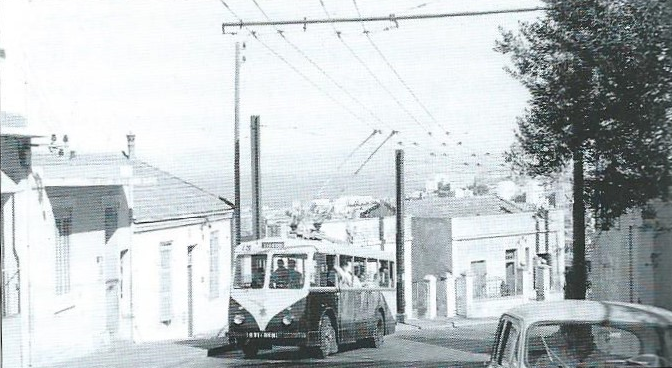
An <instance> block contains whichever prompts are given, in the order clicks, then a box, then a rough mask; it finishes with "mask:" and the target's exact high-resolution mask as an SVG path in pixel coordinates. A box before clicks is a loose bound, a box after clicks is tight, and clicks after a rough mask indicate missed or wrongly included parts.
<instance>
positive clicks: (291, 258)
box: [270, 254, 308, 289]
mask: <svg viewBox="0 0 672 368" xmlns="http://www.w3.org/2000/svg"><path fill="white" fill-rule="evenodd" d="M307 258H308V256H307V255H305V254H275V255H273V263H272V264H271V265H272V268H273V271H272V272H271V284H270V287H271V289H301V288H303V282H304V280H305V274H306V260H307Z"/></svg>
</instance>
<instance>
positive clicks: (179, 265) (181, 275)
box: [131, 219, 231, 341]
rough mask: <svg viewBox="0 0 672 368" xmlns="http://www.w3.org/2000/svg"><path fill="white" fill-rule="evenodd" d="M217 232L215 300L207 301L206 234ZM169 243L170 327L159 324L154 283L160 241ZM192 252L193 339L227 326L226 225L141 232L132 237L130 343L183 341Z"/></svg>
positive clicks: (228, 227)
mask: <svg viewBox="0 0 672 368" xmlns="http://www.w3.org/2000/svg"><path fill="white" fill-rule="evenodd" d="M212 231H219V247H220V250H219V260H220V266H219V272H220V280H219V297H217V298H211V296H210V234H211V233H212ZM165 241H172V251H171V255H172V265H171V267H172V311H173V313H172V314H173V318H172V320H171V323H170V324H169V325H166V324H163V323H161V322H160V321H159V319H160V315H159V313H160V311H159V308H160V304H159V300H160V299H159V286H160V284H159V279H160V269H159V267H160V259H159V256H160V254H159V246H160V244H161V242H165ZM192 245H195V248H194V250H193V252H192V262H193V263H192V272H193V311H194V317H193V318H194V319H193V320H194V331H193V332H194V335H195V336H197V335H204V334H205V335H214V334H217V333H218V332H219V330H221V329H222V328H224V327H225V326H226V323H227V321H228V301H229V284H230V280H231V267H230V256H231V254H230V249H231V248H230V247H231V220H230V219H219V220H217V221H211V222H209V225H208V224H204V223H203V222H202V223H197V224H191V225H181V226H178V227H174V228H166V229H159V230H152V231H146V232H141V229H140V228H136V232H135V234H134V236H133V248H132V255H131V257H132V258H131V260H132V264H133V266H132V269H133V281H132V282H133V310H134V321H133V326H134V329H133V339H134V341H150V340H167V339H180V338H186V337H187V336H188V333H187V332H188V295H187V290H188V287H187V280H188V278H187V249H188V247H189V246H192Z"/></svg>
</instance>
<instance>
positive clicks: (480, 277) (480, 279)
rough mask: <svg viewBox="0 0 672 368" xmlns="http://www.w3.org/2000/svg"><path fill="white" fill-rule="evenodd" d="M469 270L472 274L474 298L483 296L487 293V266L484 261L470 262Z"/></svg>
mask: <svg viewBox="0 0 672 368" xmlns="http://www.w3.org/2000/svg"><path fill="white" fill-rule="evenodd" d="M471 272H472V274H473V275H474V285H473V286H474V298H477V299H478V298H484V297H486V294H487V268H486V264H485V261H473V262H471Z"/></svg>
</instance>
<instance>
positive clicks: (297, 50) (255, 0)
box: [252, 0, 394, 130]
mask: <svg viewBox="0 0 672 368" xmlns="http://www.w3.org/2000/svg"><path fill="white" fill-rule="evenodd" d="M252 1H253V2H254V5H255V6H256V7H257V9H259V11H260V12H261V13H262V14H263V15H264V17H266V19H268V20H270V19H271V18H270V17H269V16H268V14H266V12H265V11H264V9H262V8H261V6H260V5H259V3H258V2H257V0H252ZM275 30H276V31H277V32H278V34H279V35H280V37H281V38H282V39H283V40H285V42H287V43H288V44H289V45H290V46H291V47H292V48H293V49H294V50H295V51H296V52H298V53H299V54H301V56H303V57H304V58H305V59H306V60H308V62H310V64H312V65H313V66H314V67H315V68H316V69H317V70H319V71H320V73H322V75H324V76H325V77H326V78H327V79H329V81H331V82H332V83H333V84H334V85H335V86H336V87H338V88H339V89H340V90H341V91H343V93H345V94H346V95H347V96H348V97H350V99H351V100H353V101H355V102H356V103H357V104H358V105H359V106H361V107H362V108H363V109H364V110H366V111H367V112H368V113H369V114H370V115H371V116H372V117H373V118H374V119H376V120H377V121H378V122H379V123H380V124H383V125H385V126H386V127H388V128H390V130H394V129H392V127H391V126H389V125H388V124H387V123H385V122H384V121H383V120H381V119H380V118H379V117H378V115H376V114H375V113H374V112H373V111H371V109H370V108H369V107H368V106H366V105H365V104H364V103H362V102H361V101H360V100H359V99H357V98H356V97H355V96H353V95H352V94H351V93H350V92H349V91H348V90H347V89H346V88H345V87H343V86H342V85H341V84H340V83H338V82H337V81H336V80H335V79H334V78H333V77H332V76H331V75H329V74H328V73H327V72H326V71H325V70H324V69H322V68H321V67H320V66H319V65H318V64H317V63H316V62H315V61H313V59H311V58H310V57H309V56H308V55H306V53H305V52H303V50H301V49H300V48H299V47H298V46H296V45H295V44H294V43H293V42H291V41H290V40H289V39H288V38H287V36H285V35H284V32H283V31H282V30H280V29H278V28H277V27H275Z"/></svg>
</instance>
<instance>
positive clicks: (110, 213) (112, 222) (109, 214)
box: [105, 207, 118, 243]
mask: <svg viewBox="0 0 672 368" xmlns="http://www.w3.org/2000/svg"><path fill="white" fill-rule="evenodd" d="M117 226H118V223H117V209H116V208H114V207H106V208H105V243H107V242H109V241H110V239H112V235H114V232H115V231H116V230H117Z"/></svg>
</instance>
